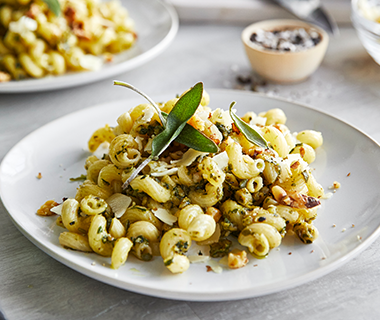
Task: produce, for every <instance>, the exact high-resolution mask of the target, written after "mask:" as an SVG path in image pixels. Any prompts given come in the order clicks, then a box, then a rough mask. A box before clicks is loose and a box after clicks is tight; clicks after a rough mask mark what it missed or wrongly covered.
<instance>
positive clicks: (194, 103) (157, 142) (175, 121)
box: [114, 81, 218, 189]
mask: <svg viewBox="0 0 380 320" xmlns="http://www.w3.org/2000/svg"><path fill="white" fill-rule="evenodd" d="M114 83H115V84H120V83H122V82H119V81H115V82H114ZM121 85H123V83H122V84H121ZM127 87H128V88H130V87H129V86H127ZM132 90H133V89H132ZM135 91H136V90H135ZM136 92H139V91H136ZM139 93H140V92H139ZM202 94H203V83H202V82H199V83H197V84H196V85H195V86H194V87H192V88H191V89H190V90H189V91H187V92H186V93H185V94H184V95H183V96H182V97H181V98H179V100H178V101H177V102H176V104H175V105H174V107H173V109H172V110H171V111H170V113H169V114H168V115H166V114H165V113H164V112H162V113H161V111H159V114H160V115H161V116H162V117H163V118H164V121H163V126H164V131H162V132H161V133H160V134H158V135H157V136H156V137H154V139H153V141H152V154H151V155H150V156H149V158H147V159H145V160H144V161H143V162H142V163H141V164H140V165H139V166H138V167H137V169H136V170H134V171H133V173H132V174H131V176H130V177H129V178H128V179H127V181H125V183H124V184H123V189H125V188H127V187H128V185H129V184H130V182H131V181H132V180H133V179H135V178H136V177H137V175H138V174H139V173H140V171H141V170H142V169H143V168H144V167H145V166H146V165H147V164H148V163H149V162H150V161H152V160H154V159H157V158H158V157H159V156H160V155H161V154H162V152H164V151H165V150H166V148H167V147H168V146H169V145H170V144H171V143H172V142H173V141H174V140H176V139H177V138H178V137H179V135H180V134H181V132H182V131H183V130H184V128H187V129H186V131H185V133H186V132H187V133H188V134H192V136H191V137H184V136H183V137H182V138H180V139H179V140H180V141H178V142H179V143H182V142H181V141H183V142H188V143H187V144H191V145H192V146H193V147H195V148H196V149H195V150H198V151H203V152H216V151H217V150H218V147H217V146H216V144H215V143H214V142H213V141H212V140H210V139H208V138H207V137H205V136H203V134H201V133H200V132H199V131H198V130H196V129H194V128H193V127H191V126H190V125H188V124H187V121H189V120H190V118H191V117H192V116H193V115H194V113H195V111H196V110H197V108H198V106H199V105H200V103H201V100H202ZM150 100H151V99H150V98H149V100H148V101H150ZM157 108H158V107H157ZM158 110H159V109H158ZM189 138H190V139H189ZM189 140H191V141H189ZM190 142H191V143H190ZM187 144H186V145H187ZM203 144H205V145H203ZM208 150H210V151H208Z"/></svg>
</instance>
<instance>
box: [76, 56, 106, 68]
mask: <svg viewBox="0 0 380 320" xmlns="http://www.w3.org/2000/svg"><path fill="white" fill-rule="evenodd" d="M79 64H80V66H81V67H82V68H83V69H86V70H91V71H97V70H99V69H100V68H101V67H102V65H103V61H102V59H101V58H98V57H96V56H94V55H92V54H85V55H83V56H81V57H80V58H79Z"/></svg>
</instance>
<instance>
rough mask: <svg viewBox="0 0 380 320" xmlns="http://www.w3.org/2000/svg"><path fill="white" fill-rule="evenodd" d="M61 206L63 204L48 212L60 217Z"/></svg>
mask: <svg viewBox="0 0 380 320" xmlns="http://www.w3.org/2000/svg"><path fill="white" fill-rule="evenodd" d="M62 206H63V202H62V203H61V204H60V205H58V206H55V207H53V208H51V209H50V211H51V212H54V213H55V214H58V215H59V216H60V215H61V214H62Z"/></svg>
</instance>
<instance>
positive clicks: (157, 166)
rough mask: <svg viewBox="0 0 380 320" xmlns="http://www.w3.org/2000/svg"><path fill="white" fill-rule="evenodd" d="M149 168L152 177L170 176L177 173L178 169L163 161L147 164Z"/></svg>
mask: <svg viewBox="0 0 380 320" xmlns="http://www.w3.org/2000/svg"><path fill="white" fill-rule="evenodd" d="M148 166H149V167H150V175H151V176H153V177H163V176H165V175H168V176H170V175H172V174H175V173H176V172H177V171H178V168H176V167H174V166H173V165H172V164H168V163H166V162H165V161H155V162H150V163H149V164H148Z"/></svg>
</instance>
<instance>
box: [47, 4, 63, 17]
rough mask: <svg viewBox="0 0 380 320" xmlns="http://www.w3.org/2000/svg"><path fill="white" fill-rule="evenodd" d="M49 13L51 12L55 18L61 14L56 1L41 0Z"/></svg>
mask: <svg viewBox="0 0 380 320" xmlns="http://www.w3.org/2000/svg"><path fill="white" fill-rule="evenodd" d="M43 1H44V2H45V3H46V4H47V6H48V7H49V9H50V11H51V12H53V13H54V14H55V15H56V16H57V17H58V16H59V15H60V14H61V7H60V5H59V2H58V0H43Z"/></svg>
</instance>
